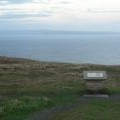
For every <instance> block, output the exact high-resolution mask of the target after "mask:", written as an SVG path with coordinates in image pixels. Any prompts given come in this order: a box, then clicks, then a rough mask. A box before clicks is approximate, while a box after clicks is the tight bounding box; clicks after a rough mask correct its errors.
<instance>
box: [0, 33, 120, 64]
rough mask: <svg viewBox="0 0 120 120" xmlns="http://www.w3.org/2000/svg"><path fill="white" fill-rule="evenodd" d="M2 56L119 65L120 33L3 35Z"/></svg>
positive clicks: (0, 43)
mask: <svg viewBox="0 0 120 120" xmlns="http://www.w3.org/2000/svg"><path fill="white" fill-rule="evenodd" d="M0 56H8V57H16V58H27V59H33V60H38V61H49V62H62V63H80V64H86V63H91V64H104V65H120V34H111V33H106V34H104V33H100V34H96V33H92V34H87V33H86V34H82V33H81V34H64V33H59V34H54V33H52V34H47V33H46V34H42V33H41V34H0Z"/></svg>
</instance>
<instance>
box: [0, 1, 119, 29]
mask: <svg viewBox="0 0 120 120" xmlns="http://www.w3.org/2000/svg"><path fill="white" fill-rule="evenodd" d="M5 29H7V30H11V29H14V30H18V29H54V30H80V31H81V30H83V31H85V30H86V31H120V0H0V30H5Z"/></svg>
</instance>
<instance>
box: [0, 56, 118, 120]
mask: <svg viewBox="0 0 120 120" xmlns="http://www.w3.org/2000/svg"><path fill="white" fill-rule="evenodd" d="M84 70H105V71H106V72H107V75H108V85H107V88H108V91H109V93H110V94H119V93H120V79H119V78H120V66H106V65H93V64H68V63H53V62H39V61H33V60H27V59H18V58H8V57H0V120H24V119H25V118H26V117H27V116H28V115H29V114H31V113H34V112H35V111H41V110H43V109H44V108H46V107H47V108H48V107H52V106H56V105H58V104H64V103H68V102H71V101H75V100H77V99H78V98H79V97H80V96H82V94H83V92H84V81H83V75H82V72H83V71H84Z"/></svg>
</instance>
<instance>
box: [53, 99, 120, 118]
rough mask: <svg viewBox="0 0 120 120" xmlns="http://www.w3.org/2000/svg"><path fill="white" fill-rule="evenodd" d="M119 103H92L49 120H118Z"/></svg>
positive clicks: (119, 114) (119, 113)
mask: <svg viewBox="0 0 120 120" xmlns="http://www.w3.org/2000/svg"><path fill="white" fill-rule="evenodd" d="M119 119H120V102H113V101H106V102H105V101H92V102H89V103H86V104H84V105H81V106H80V107H79V108H77V109H72V110H69V111H66V112H62V113H58V114H56V115H55V116H54V117H53V118H51V120H119Z"/></svg>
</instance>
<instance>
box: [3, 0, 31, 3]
mask: <svg viewBox="0 0 120 120" xmlns="http://www.w3.org/2000/svg"><path fill="white" fill-rule="evenodd" d="M3 1H4V0H3ZM7 1H8V2H9V3H13V4H20V3H26V2H30V0H7Z"/></svg>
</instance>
